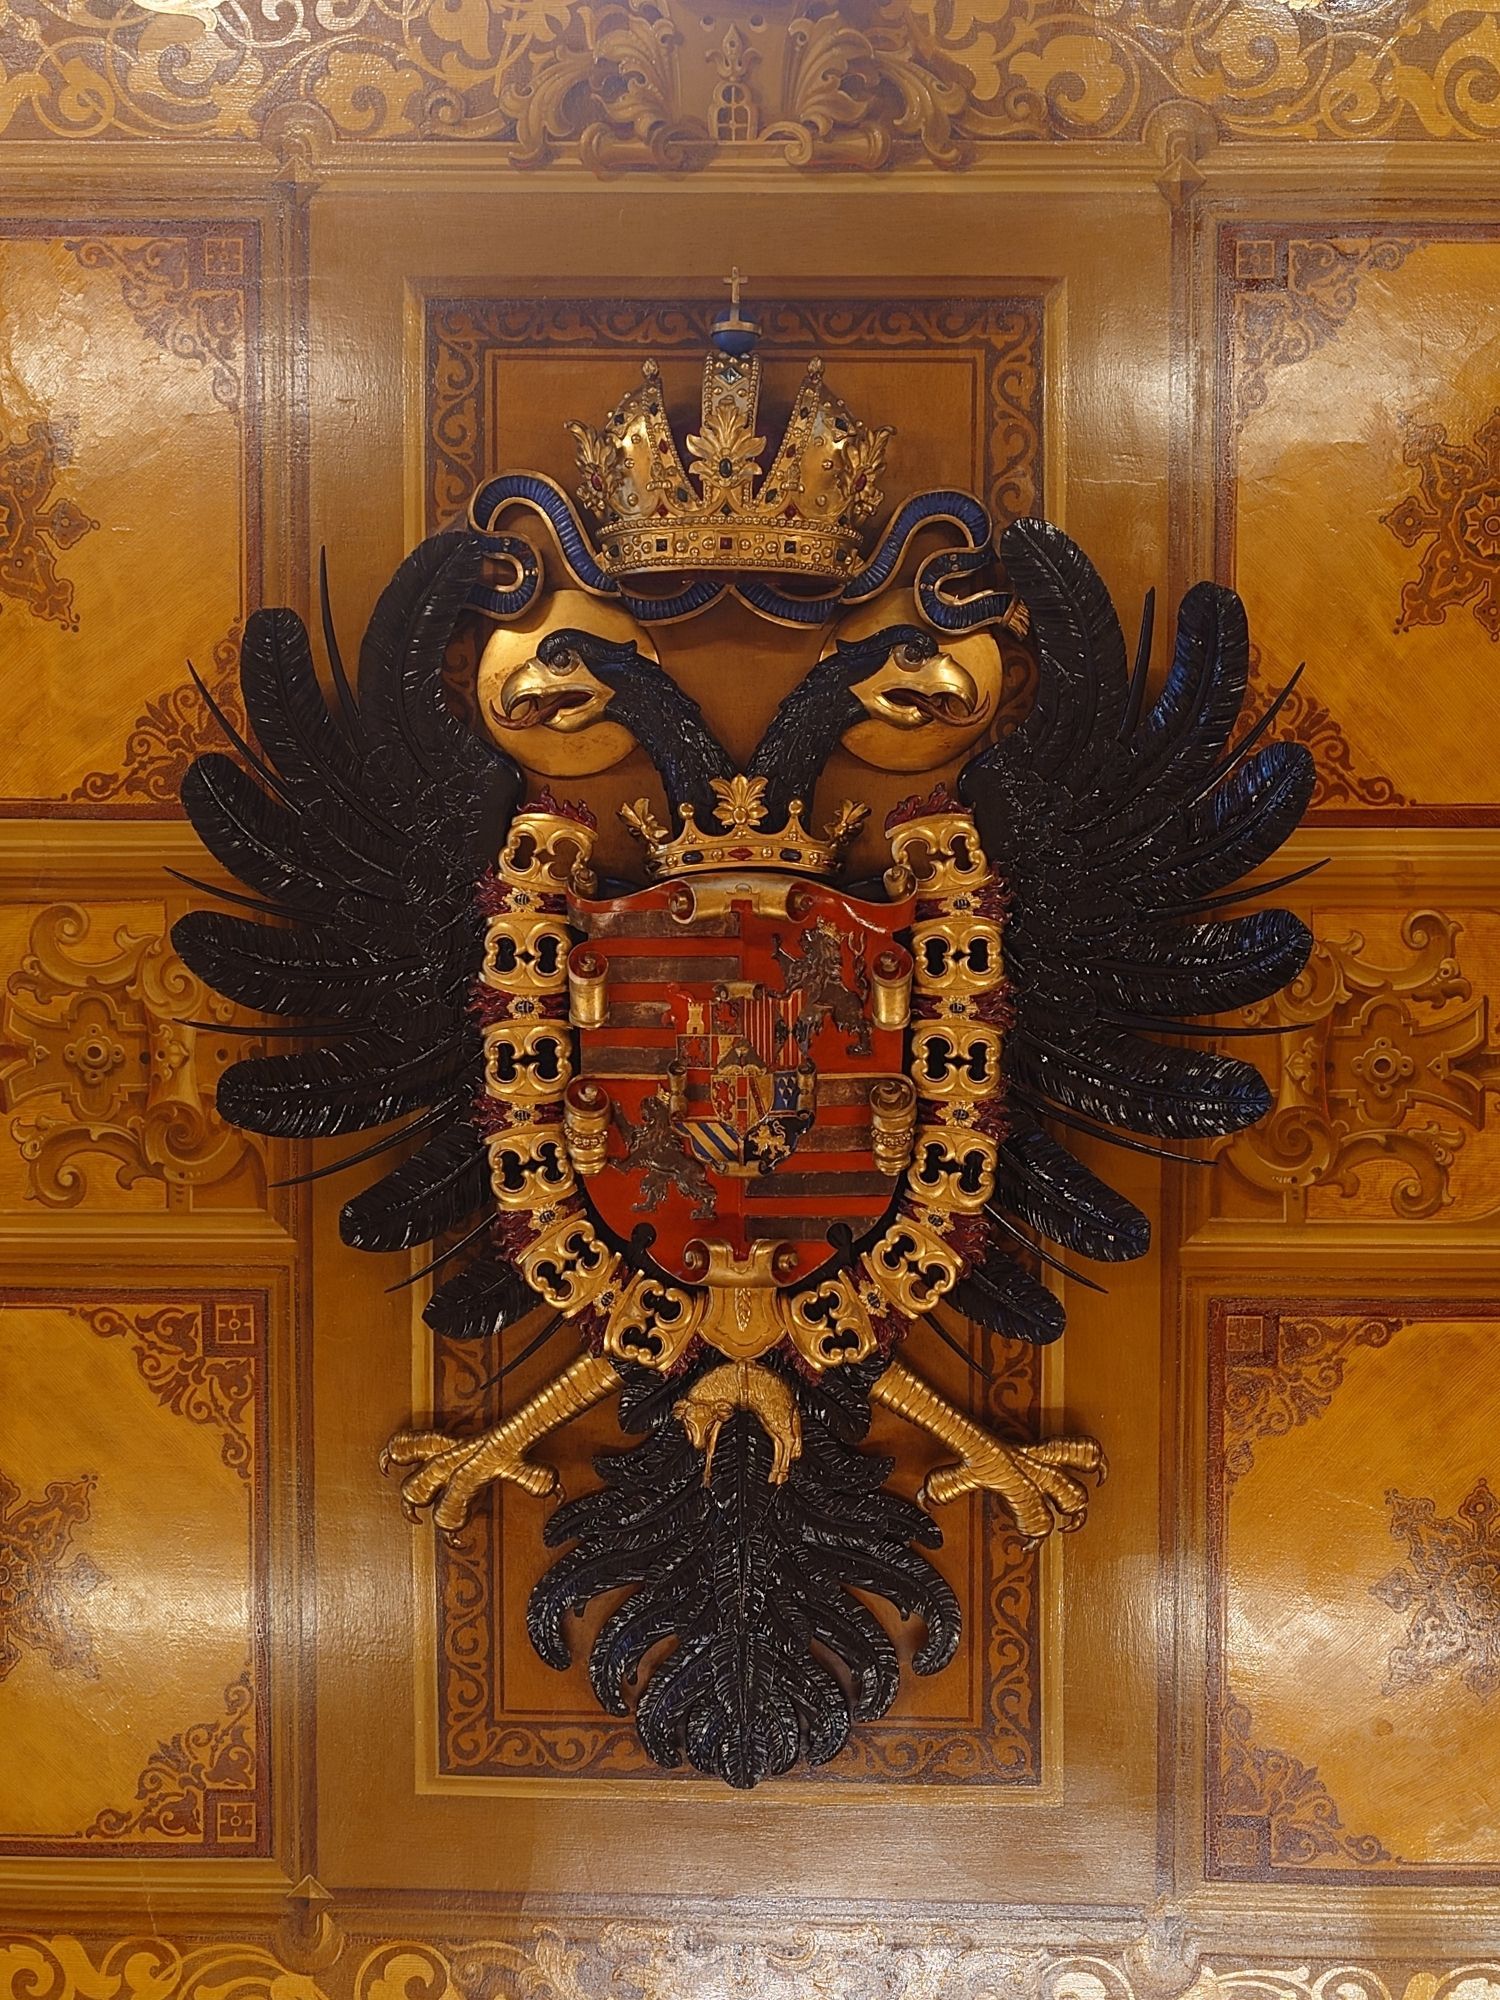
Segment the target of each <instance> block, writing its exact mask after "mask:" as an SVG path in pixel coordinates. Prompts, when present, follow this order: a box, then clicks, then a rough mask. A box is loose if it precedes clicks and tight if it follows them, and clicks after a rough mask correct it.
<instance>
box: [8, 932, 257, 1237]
mask: <svg viewBox="0 0 1500 2000" xmlns="http://www.w3.org/2000/svg"><path fill="white" fill-rule="evenodd" d="M91 947H92V948H91ZM233 1012H234V1009H233V1008H232V1007H231V1006H229V1005H228V1004H227V1003H225V1002H224V1001H222V1000H221V999H220V998H219V997H218V996H217V995H215V994H211V993H209V991H208V989H207V988H206V987H205V986H204V985H203V983H202V981H201V980H199V979H196V978H195V977H194V976H193V975H192V974H191V973H189V972H188V971H187V970H186V968H185V967H184V966H183V965H182V964H181V962H180V961H179V960H178V959H177V957H176V956H175V955H174V953H173V952H172V950H171V947H170V946H169V945H168V943H167V941H166V939H165V938H164V937H163V936H162V935H161V933H160V932H159V931H140V930H136V929H133V928H132V927H131V926H130V925H128V924H125V925H121V926H119V927H118V928H117V929H116V930H115V931H114V933H113V938H112V941H111V944H110V945H109V946H107V947H106V949H105V952H104V954H103V955H102V956H101V955H98V949H97V944H96V942H95V932H94V916H93V915H92V914H91V913H90V912H88V911H86V910H84V909H81V908H79V907H78V906H76V905H74V904H71V903H55V904H51V905H49V906H47V907H46V908H44V909H42V910H40V911H38V913H37V915H36V917H35V919H34V920H33V923H32V926H31V934H30V937H29V939H28V942H27V949H26V952H25V953H24V955H23V956H22V958H21V961H20V963H19V965H18V966H17V967H16V968H15V970H14V971H13V972H12V973H11V974H10V976H9V978H8V979H7V980H6V983H5V989H4V995H3V1008H0V1105H3V1107H4V1108H5V1109H6V1110H7V1111H9V1112H11V1113H12V1114H13V1115H12V1117H11V1121H10V1134H11V1137H12V1139H13V1140H14V1141H15V1143H16V1144H17V1145H18V1146H19V1148H20V1151H21V1156H22V1158H23V1160H24V1161H25V1163H26V1175H27V1194H28V1196H30V1198H32V1199H33V1200H36V1201H39V1202H41V1203H42V1204H43V1205H44V1206H46V1207H49V1208H73V1207H76V1206H77V1204H78V1203H79V1202H81V1201H84V1200H85V1199H86V1198H87V1197H88V1195H89V1193H90V1188H91V1180H90V1171H91V1169H90V1160H91V1158H98V1157H99V1156H103V1157H104V1158H105V1159H108V1160H110V1161H112V1162H113V1163H114V1172H115V1178H116V1180H117V1181H118V1182H119V1184H120V1185H121V1186H123V1187H127V1188H128V1187H132V1186H135V1185H136V1184H137V1183H139V1182H142V1181H155V1182H157V1183H159V1184H160V1185H161V1187H162V1189H163V1191H164V1194H165V1200H166V1205H167V1206H168V1207H169V1208H178V1207H185V1206H187V1205H189V1204H190V1202H191V1200H192V1195H193V1190H194V1189H195V1188H199V1187H207V1186H210V1185H212V1184H213V1183H215V1182H219V1181H223V1180H226V1179H228V1178H230V1177H231V1176H232V1175H234V1174H236V1173H238V1172H239V1171H240V1170H241V1169H242V1168H244V1167H245V1166H246V1165H247V1163H251V1162H254V1161H256V1160H257V1159H258V1157H259V1154H258V1148H257V1146H256V1144H255V1142H254V1141H252V1140H248V1139H246V1138H245V1137H244V1135H243V1134H241V1133H238V1132H235V1131H232V1130H231V1129H230V1128H229V1127H228V1126H226V1125H225V1124H224V1123H223V1121H222V1120H221V1119H220V1118H219V1116H218V1114H217V1112H216V1111H215V1109H214V1106H213V1083H214V1080H215V1077H216V1075H217V1072H218V1070H220V1069H222V1067H223V1066H224V1063H225V1062H226V1061H227V1060H228V1059H229V1056H230V1053H231V1051H230V1050H229V1048H228V1047H227V1046H226V1047H225V1048H224V1049H223V1051H222V1054H221V1053H220V1052H219V1051H218V1050H217V1049H215V1047H214V1045H213V1043H212V1037H211V1035H209V1034H205V1032H204V1031H203V1030H202V1029H199V1028H195V1027H193V1026H192V1025H190V1024H191V1022H192V1021H194V1020H204V1019H207V1020H210V1021H213V1020H218V1021H227V1020H229V1019H230V1018H231V1017H232V1015H233ZM226 1040H227V1038H226ZM234 1053H235V1054H238V1053H239V1050H238V1048H236V1049H235V1050H234Z"/></svg>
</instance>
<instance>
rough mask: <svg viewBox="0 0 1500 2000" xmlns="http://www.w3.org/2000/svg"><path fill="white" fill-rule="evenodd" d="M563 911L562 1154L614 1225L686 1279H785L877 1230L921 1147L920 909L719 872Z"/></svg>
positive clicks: (795, 882) (800, 1275)
mask: <svg viewBox="0 0 1500 2000" xmlns="http://www.w3.org/2000/svg"><path fill="white" fill-rule="evenodd" d="M569 916H570V919H571V922H572V923H573V925H574V927H575V928H576V929H577V930H579V931H581V932H582V933H584V941H583V942H581V943H579V944H578V945H576V946H575V947H574V949H573V951H572V954H571V956H570V959H569V964H568V974H569V978H568V985H569V995H570V1011H571V1014H572V1018H573V1021H574V1024H575V1025H576V1026H577V1028H578V1030H579V1044H580V1072H579V1076H578V1078H577V1079H576V1081H575V1083H574V1084H573V1086H572V1088H571V1090H570V1093H569V1100H568V1104H567V1107H566V1115H567V1121H568V1124H569V1126H570V1128H572V1130H571V1131H570V1151H571V1153H572V1155H573V1158H574V1161H575V1165H577V1167H578V1171H579V1173H580V1175H581V1176H582V1177H583V1184H584V1188H585V1191H586V1194H587V1197H588V1200H589V1201H590V1203H591V1204H592V1206H593V1207H594V1209H595V1210H596V1211H597V1213H598V1215H599V1216H600V1218H601V1219H602V1220H603V1221H604V1222H605V1223H606V1224H607V1225H608V1227H609V1228H610V1229H612V1230H614V1231H615V1233H616V1234H617V1235H618V1236H621V1237H623V1238H626V1239H628V1238H630V1237H631V1236H632V1235H633V1234H634V1233H635V1232H636V1231H637V1230H638V1229H639V1228H640V1227H641V1226H642V1225H643V1224H645V1225H647V1226H648V1227H649V1228H650V1229H651V1230H652V1231H654V1233H655V1234H654V1240H653V1241H652V1243H651V1246H650V1254H651V1256H652V1258H653V1259H654V1261H655V1262H656V1263H657V1264H658V1265H659V1266H660V1267H661V1268H662V1269H663V1270H664V1271H666V1272H668V1273H669V1274H670V1275H671V1276H673V1277H674V1278H680V1279H684V1280H687V1281H690V1282H691V1281H699V1282H701V1281H702V1280H703V1279H704V1277H705V1276H707V1275H708V1274H709V1273H710V1270H711V1269H712V1271H713V1272H714V1273H715V1274H723V1275H726V1276H727V1275H728V1274H729V1272H731V1271H734V1272H738V1273H741V1274H743V1276H742V1277H741V1282H745V1280H746V1279H747V1278H748V1277H749V1274H750V1273H751V1272H752V1271H753V1272H755V1273H756V1274H757V1277H758V1278H759V1281H760V1282H765V1281H766V1280H767V1279H771V1280H772V1281H774V1282H775V1283H776V1284H778V1285H788V1284H796V1283H798V1282H799V1281H800V1280H802V1279H804V1278H806V1277H808V1276H809V1275H810V1274H811V1273H812V1272H814V1271H815V1270H817V1269H818V1267H819V1266H820V1265H821V1264H823V1263H824V1262H825V1261H826V1260H827V1259H828V1257H829V1255H830V1254H831V1251H832V1248H833V1242H832V1239H831V1238H830V1235H829V1231H830V1229H833V1228H836V1227H838V1226H839V1225H842V1226H843V1228H844V1229H847V1230H848V1231H849V1233H850V1235H852V1236H854V1237H859V1236H862V1235H863V1234H864V1233H865V1232H866V1231H867V1230H869V1229H871V1228H872V1227H873V1226H874V1225H875V1224H876V1223H877V1222H878V1221H879V1220H880V1218H881V1217H882V1216H883V1215H884V1213H885V1211H886V1209H887V1208H888V1207H889V1206H890V1203H891V1199H892V1197H893V1195H894V1193H895V1191H896V1187H897V1183H898V1181H899V1177H900V1174H901V1171H902V1169H903V1168H904V1167H905V1165H906V1162H907V1159H908V1158H909V1157H910V1129H911V1124H912V1122H913V1117H914V1111H915V1093H914V1091H913V1090H912V1086H911V1085H910V1083H909V1082H908V1081H907V1078H906V1063H905V1047H904V1044H905V1032H904V1031H905V1028H906V1024H907V1019H908V1013H909V1005H910V991H911V973H912V960H911V954H910V952H908V951H907V950H906V948H905V947H904V946H903V945H901V944H899V943H898V942H897V934H898V932H901V931H903V930H905V929H906V928H907V927H908V926H909V925H910V923H911V921H912V905H911V903H910V902H899V903H868V902H863V901H861V900H859V899H857V898H855V897H852V896H846V895H843V894H841V893H840V892H839V891H838V890H836V889H830V888H827V887H825V886H823V885H821V884H817V883H812V882H809V881H807V879H806V878H805V877H800V876H793V875H780V874H772V873H766V874H761V873H759V872H756V873H755V874H744V875H739V874H731V873H724V874H706V875H698V876H694V877H693V878H692V879H691V880H690V881H688V880H675V881H668V882H663V883H659V884H657V885H656V886H655V887H653V888H650V889H643V890H641V891H639V892H638V893H636V894H634V895H629V896H620V897H615V898H611V899H606V900H589V899H584V898H576V897H575V898H572V899H570V903H569ZM908 1102H909V1103H910V1112H911V1115H907V1106H908ZM580 1125H584V1126H592V1127H593V1129H594V1132H595V1134H596V1135H597V1137H596V1139H595V1143H594V1145H593V1147H592V1148H590V1147H589V1146H588V1144H587V1143H586V1142H585V1143H584V1144H581V1145H580V1144H575V1143H573V1138H572V1132H576V1131H577V1130H578V1128H579V1127H580ZM903 1127H904V1128H905V1130H904V1144H903V1129H902V1128H903ZM600 1138H602V1141H603V1143H602V1145H601V1144H600V1143H599V1139H600ZM840 1233H842V1232H840ZM762 1274H763V1275H762ZM754 1281H755V1280H754V1279H752V1280H751V1282H754Z"/></svg>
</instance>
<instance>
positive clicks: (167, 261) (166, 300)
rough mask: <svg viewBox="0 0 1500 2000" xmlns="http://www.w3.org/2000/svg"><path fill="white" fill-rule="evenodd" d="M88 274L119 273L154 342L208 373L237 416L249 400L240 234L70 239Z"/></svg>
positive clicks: (66, 242)
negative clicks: (246, 393)
mask: <svg viewBox="0 0 1500 2000" xmlns="http://www.w3.org/2000/svg"><path fill="white" fill-rule="evenodd" d="M63 248H64V249H65V250H67V251H70V252H71V253H72V255H73V256H74V257H75V258H77V260H78V263H79V265H80V266H81V267H82V268H83V269H84V270H86V271H112V272H114V274H115V275H116V277H117V278H118V280H119V284H120V296H121V297H122V298H123V300H124V302H125V305H126V307H127V309H128V310H129V312H130V315H131V317H132V318H133V319H134V321H135V323H136V325H137V326H138V327H139V328H140V329H141V332H142V333H143V334H145V336H146V338H147V339H148V340H151V341H154V342H155V344H156V345H157V346H158V347H160V348H162V349H163V350H164V352H166V353H168V354H174V355H176V356H177V358H178V359H179V360H181V361H193V362H197V363H199V364H200V365H202V366H203V367H205V368H207V369H209V371H210V373H211V378H212V382H213V393H214V400H215V402H217V403H220V404H222V405H223V407H224V408H225V409H226V410H238V409H239V407H240V403H241V400H242V398H243V394H244V384H243V380H242V376H243V369H244V358H245V287H246V281H247V279H248V278H249V277H251V276H252V275H253V273H251V272H250V271H249V270H247V268H246V258H245V241H244V238H243V237H242V236H239V235H233V234H224V235H217V236H214V235H207V234H199V233H193V234H184V235H181V236H176V235H161V236H145V237H141V238H139V239H138V240H137V239H132V238H130V237H122V236H115V235H111V236H80V237H65V238H64V239H63Z"/></svg>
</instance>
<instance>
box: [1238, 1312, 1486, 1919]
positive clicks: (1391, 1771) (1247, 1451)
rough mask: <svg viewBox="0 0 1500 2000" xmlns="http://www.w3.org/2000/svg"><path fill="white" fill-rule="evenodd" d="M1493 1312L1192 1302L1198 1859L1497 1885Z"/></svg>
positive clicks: (1281, 1878)
mask: <svg viewBox="0 0 1500 2000" xmlns="http://www.w3.org/2000/svg"><path fill="white" fill-rule="evenodd" d="M1497 1312H1500V1308H1497V1306H1496V1303H1495V1301H1494V1300H1492V1299H1462V1298H1457V1297H1453V1298H1447V1299H1436V1300H1432V1301H1392V1300H1389V1299H1388V1300H1384V1301H1382V1300H1379V1299H1375V1300H1371V1299H1358V1298H1354V1299H1351V1298H1347V1297H1338V1296H1332V1297H1309V1298H1220V1299H1216V1300H1214V1301H1213V1302H1212V1305H1211V1307H1210V1311H1209V1422H1210V1456H1209V1466H1210V1469H1209V1550H1208V1563H1209V1693H1208V1717H1209V1723H1208V1768H1207V1800H1208V1803H1207V1843H1208V1853H1207V1873H1208V1875H1209V1877H1210V1879H1214V1880H1220V1881H1248V1882H1271V1881H1276V1882H1297V1881H1303V1882H1312V1883H1320V1882H1321V1883H1341V1884H1342V1883H1351V1882H1354V1881H1362V1882H1419V1881H1435V1882H1459V1881H1468V1882H1479V1881H1484V1882H1490V1883H1494V1882H1496V1881H1500V1836H1497V1829H1496V1826H1495V1821H1494V1815H1493V1811H1492V1809H1491V1805H1490V1801H1491V1799H1492V1798H1493V1796H1494V1792H1495V1787H1496V1785H1497V1784H1500V1733H1497V1731H1496V1729H1495V1724H1494V1715H1493V1712H1492V1702H1493V1699H1494V1697H1495V1694H1496V1692H1497V1689H1500V1671H1497V1660H1496V1654H1495V1632H1496V1577H1497V1575H1500V1501H1497V1499H1496V1495H1495V1490H1494V1488H1495V1483H1496V1481H1497V1469H1496V1465H1495V1458H1494V1422H1493V1404H1492V1401H1491V1398H1490V1394H1489V1384H1490V1381H1491V1378H1492V1373H1493V1357H1494V1351H1495V1325H1496V1318H1497ZM1435 1746H1441V1751H1440V1754H1434V1750H1435ZM1460 1772H1462V1774H1463V1776H1462V1779H1461V1781H1460V1780H1459V1777H1458V1774H1459V1773H1460Z"/></svg>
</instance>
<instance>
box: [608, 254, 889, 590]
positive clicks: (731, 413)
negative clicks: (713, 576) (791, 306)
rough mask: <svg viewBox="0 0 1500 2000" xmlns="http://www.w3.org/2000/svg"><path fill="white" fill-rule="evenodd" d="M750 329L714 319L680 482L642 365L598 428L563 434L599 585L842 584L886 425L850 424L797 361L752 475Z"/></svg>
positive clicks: (756, 390) (668, 433)
mask: <svg viewBox="0 0 1500 2000" xmlns="http://www.w3.org/2000/svg"><path fill="white" fill-rule="evenodd" d="M758 334H759V329H758V328H757V327H756V325H755V323H754V321H752V320H748V319H745V318H743V317H742V316H741V313H740V303H739V282H738V276H737V275H736V279H735V286H734V303H733V305H732V306H731V307H730V309H729V311H728V313H727V314H722V315H721V316H720V318H719V319H718V320H717V321H716V322H715V325H714V328H713V332H712V334H711V336H710V338H711V343H712V344H711V346H710V350H709V353H708V355H707V357H706V359H705V361H704V364H703V414H702V420H701V425H700V428H699V429H698V430H697V431H696V432H693V433H690V435H689V436H688V439H687V449H688V456H689V459H690V461H691V468H692V469H691V475H689V473H688V472H687V471H685V470H684V468H683V462H682V455H681V453H680V452H679V451H678V448H677V440H676V439H675V438H674V436H673V435H672V427H671V425H670V423H669V422H668V421H667V413H666V406H665V403H664V401H663V398H662V387H661V371H660V369H659V368H658V366H657V364H656V362H655V361H647V362H645V363H644V364H643V367H642V370H641V373H642V376H643V378H644V379H643V380H642V382H641V385H640V387H639V388H638V389H632V390H631V391H630V392H629V393H628V394H627V395H625V396H624V397H622V399H621V400H620V402H619V404H618V405H617V407H616V408H615V409H613V410H612V411H611V412H610V414H609V416H608V418H607V419H606V421H605V424H604V428H603V429H602V430H595V429H593V428H592V426H591V425H588V424H578V423H575V424H569V425H568V429H569V430H570V431H571V432H572V433H573V437H574V440H575V442H576V444H577V447H578V466H579V471H580V473H581V475H582V477H581V480H580V484H579V487H578V498H579V500H580V502H581V503H582V505H583V507H584V508H585V510H586V511H587V512H588V513H589V514H591V515H592V516H593V518H594V521H595V522H596V524H597V537H596V538H597V542H598V550H597V556H598V562H599V566H600V568H601V569H603V570H604V571H605V572H606V573H607V574H608V575H610V576H629V575H634V574H640V573H642V572H645V571H649V570H677V569H684V568H687V569H694V570H777V571H782V572H786V573H789V574H793V575H799V576H809V577H819V578H824V579H828V578H843V577H846V576H848V575H850V574H851V573H852V572H853V571H854V570H855V569H856V568H857V567H858V563H859V548H860V530H861V529H862V528H863V526H864V524H865V523H866V522H867V521H868V520H869V518H870V516H871V515H872V514H873V513H874V512H875V511H876V509H877V508H878V507H879V506H880V503H881V499H882V497H883V496H882V494H881V490H880V478H881V474H882V471H883V469H884V463H885V448H886V444H887V441H888V440H889V439H890V437H891V436H892V435H893V433H892V432H891V431H890V430H889V429H879V430H871V429H869V428H868V427H867V426H866V425H864V424H862V423H860V422H858V421H857V420H856V419H855V418H854V417H853V416H852V415H851V413H850V411H849V410H848V408H847V407H846V406H845V404H844V403H843V402H842V401H841V400H840V398H839V397H838V396H836V395H835V394H834V393H833V391H832V390H831V389H829V388H828V387H827V386H826V384H825V383H824V380H823V363H822V361H821V360H813V361H811V362H809V364H808V368H807V373H806V374H805V375H804V376H803V378H802V386H801V388H800V389H799V390H798V391H797V396H796V401H795V402H794V403H793V405H792V414H791V418H790V420H789V422H788V424H787V427H786V432H785V435H784V436H783V438H782V441H781V445H780V447H779V449H778V450H777V453H776V456H775V458H774V459H773V460H772V462H771V469H770V471H769V472H766V473H765V475H764V477H762V455H763V454H764V452H765V449H766V440H765V438H763V437H760V436H757V434H756V425H757V422H758V418H759V409H760V356H759V355H758V354H757V353H756V351H755V348H756V340H757V338H758Z"/></svg>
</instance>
